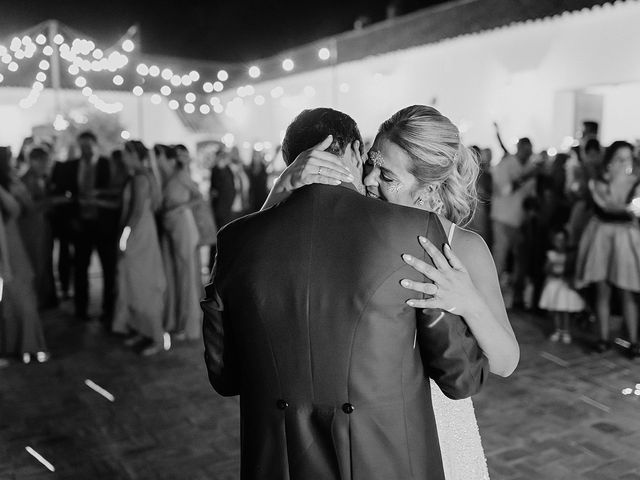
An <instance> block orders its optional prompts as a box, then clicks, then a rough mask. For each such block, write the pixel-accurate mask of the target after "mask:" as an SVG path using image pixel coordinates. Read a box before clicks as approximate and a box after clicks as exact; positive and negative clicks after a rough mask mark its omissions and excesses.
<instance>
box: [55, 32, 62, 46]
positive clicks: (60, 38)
mask: <svg viewBox="0 0 640 480" xmlns="http://www.w3.org/2000/svg"><path fill="white" fill-rule="evenodd" d="M62 42H64V37H63V36H62V35H60V34H59V33H58V34H56V36H55V37H53V43H55V44H56V45H60V44H62Z"/></svg>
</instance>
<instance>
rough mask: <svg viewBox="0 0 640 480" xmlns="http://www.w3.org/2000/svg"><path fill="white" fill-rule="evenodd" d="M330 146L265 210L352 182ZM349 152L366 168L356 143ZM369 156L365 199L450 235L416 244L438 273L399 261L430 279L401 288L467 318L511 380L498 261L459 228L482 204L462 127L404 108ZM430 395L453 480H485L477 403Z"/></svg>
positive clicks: (287, 181) (300, 164) (279, 187)
mask: <svg viewBox="0 0 640 480" xmlns="http://www.w3.org/2000/svg"><path fill="white" fill-rule="evenodd" d="M331 142H332V139H331V138H330V137H329V138H327V139H326V140H325V142H323V143H322V144H320V145H318V146H317V147H315V148H313V149H310V150H307V151H305V152H303V153H301V154H300V155H299V156H298V157H297V158H296V160H295V161H294V162H293V163H292V164H291V165H289V166H288V167H287V169H286V170H285V171H284V172H283V173H282V175H281V176H280V177H279V178H278V180H277V181H276V184H275V185H274V187H273V189H272V192H271V193H270V195H269V198H268V199H267V202H266V203H265V207H268V206H270V205H273V204H274V203H277V202H279V201H281V200H282V199H283V198H285V197H286V196H288V194H289V193H290V192H291V191H293V190H295V189H296V188H299V187H301V186H304V185H307V184H310V183H324V184H330V185H336V184H339V183H341V182H343V181H344V182H348V181H349V177H348V172H347V171H346V170H345V168H344V167H343V166H342V164H341V162H340V160H339V159H338V158H337V157H335V158H331V157H332V155H331V154H330V153H328V152H325V151H324V150H325V149H326V148H328V147H329V146H330V145H331ZM351 148H352V150H353V154H354V155H356V156H357V157H358V158H360V160H361V161H362V157H361V154H360V152H361V145H360V144H359V142H358V141H356V142H354V144H353V145H351ZM367 157H368V158H366V165H365V166H364V185H365V186H366V189H367V195H368V196H371V197H375V198H379V199H380V200H383V201H387V202H391V203H396V204H400V205H404V206H409V207H414V208H419V209H423V210H426V211H431V212H434V213H437V214H438V216H439V218H440V221H441V222H442V225H443V227H444V229H445V231H447V232H449V233H448V245H445V246H444V248H443V251H440V249H439V248H438V247H436V246H435V245H433V244H431V243H430V242H429V241H428V240H426V239H424V238H423V237H420V239H419V241H420V243H421V245H422V247H423V248H424V249H425V251H426V252H427V254H429V256H430V257H431V258H432V260H433V263H434V265H435V267H433V266H431V265H429V264H427V263H425V262H423V261H421V260H419V259H416V258H413V257H411V256H408V255H404V256H403V258H404V261H405V262H406V263H408V264H409V265H410V266H412V267H413V268H414V269H416V270H417V271H419V272H420V273H422V274H423V275H424V276H425V277H428V278H429V279H430V280H431V281H432V282H433V283H419V282H413V281H410V280H403V281H402V286H403V287H405V288H407V289H408V290H411V291H415V292H418V293H420V294H421V295H420V298H413V299H409V300H407V303H408V304H409V305H410V306H413V307H415V308H436V309H443V310H448V311H449V312H452V313H455V314H457V315H460V316H461V317H463V318H464V320H465V321H466V323H467V324H468V326H469V329H470V330H471V332H472V333H473V335H474V336H475V337H476V339H477V341H478V344H479V345H480V347H481V348H482V350H483V352H484V354H485V355H486V357H487V359H488V362H489V368H490V371H491V372H492V373H494V374H497V375H500V376H502V377H507V376H509V375H511V373H512V372H513V371H514V370H515V368H516V365H517V363H518V360H519V347H518V343H517V341H516V338H515V335H514V333H513V330H512V328H511V325H510V324H509V319H508V317H507V312H506V310H505V307H504V302H503V300H502V294H501V292H500V286H499V283H498V276H497V274H496V269H495V266H494V263H493V258H492V257H491V253H490V252H489V249H488V248H487V246H486V244H485V243H484V241H483V240H482V238H481V237H480V236H478V235H476V234H475V233H473V232H470V231H468V230H465V229H464V228H462V227H460V226H459V225H464V224H466V222H467V221H468V220H469V219H470V217H471V216H472V215H473V210H474V208H475V204H476V203H477V198H476V193H475V180H476V177H477V174H478V166H477V161H476V159H475V158H474V157H473V155H472V154H471V152H470V151H469V150H468V149H467V147H465V146H464V145H463V144H462V143H461V142H460V134H459V132H458V129H457V128H456V126H455V125H453V123H451V121H450V120H449V119H448V118H447V117H445V116H444V115H442V114H441V113H440V112H438V111H437V110H436V109H434V108H432V107H427V106H423V105H414V106H411V107H407V108H404V109H402V110H400V111H398V112H397V113H395V114H394V115H393V116H392V117H391V118H389V119H388V120H387V121H385V122H384V123H383V124H382V125H381V126H380V128H379V130H378V134H377V136H376V138H375V141H374V143H373V146H372V148H371V150H370V151H369V152H368V155H367ZM265 207H263V208H265ZM454 252H455V253H454ZM425 295H426V297H425ZM431 395H432V402H433V410H434V414H435V419H436V424H437V428H438V436H439V440H440V449H441V452H442V463H443V466H444V470H445V474H446V478H447V480H481V479H488V478H489V473H488V470H487V464H486V459H485V456H484V451H483V449H482V443H481V440H480V433H479V431H478V424H477V422H476V417H475V413H474V410H473V403H472V401H471V399H470V398H468V399H465V400H450V399H449V398H447V397H445V395H444V394H443V393H442V391H441V390H440V389H439V388H438V386H437V385H436V383H435V382H434V381H433V380H431Z"/></svg>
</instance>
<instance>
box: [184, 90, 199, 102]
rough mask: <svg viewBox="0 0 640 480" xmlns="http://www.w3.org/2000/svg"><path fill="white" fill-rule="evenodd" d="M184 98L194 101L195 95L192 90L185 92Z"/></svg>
mask: <svg viewBox="0 0 640 480" xmlns="http://www.w3.org/2000/svg"><path fill="white" fill-rule="evenodd" d="M184 98H185V99H186V100H187V102H190V103H193V102H195V101H196V95H195V93H193V92H189V93H187V94H186V95H185V97H184Z"/></svg>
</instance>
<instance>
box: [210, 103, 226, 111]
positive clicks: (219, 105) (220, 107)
mask: <svg viewBox="0 0 640 480" xmlns="http://www.w3.org/2000/svg"><path fill="white" fill-rule="evenodd" d="M213 111H214V112H216V113H222V112H224V107H223V106H222V104H221V103H216V104H215V105H214V106H213Z"/></svg>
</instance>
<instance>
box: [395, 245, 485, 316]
mask: <svg viewBox="0 0 640 480" xmlns="http://www.w3.org/2000/svg"><path fill="white" fill-rule="evenodd" d="M419 240H420V245H422V248H424V249H425V251H426V252H427V254H428V255H429V256H430V257H431V259H432V260H433V264H434V265H430V264H428V263H426V262H424V261H422V260H420V259H417V258H415V257H413V256H411V255H406V254H405V255H403V256H402V259H403V260H404V261H405V263H407V264H408V265H410V266H411V267H412V268H413V269H414V270H416V271H417V272H419V273H421V274H422V275H424V276H425V277H427V278H428V279H430V280H431V281H432V282H433V283H426V282H415V281H413V280H409V279H403V280H402V281H401V282H400V283H401V285H402V286H403V287H404V288H406V289H407V290H412V291H415V292H419V293H424V294H426V295H430V296H431V298H428V299H422V298H411V299H409V300H407V304H408V305H409V306H411V307H414V308H435V309H441V310H446V311H448V312H450V313H455V314H456V315H460V316H461V317H464V316H465V315H466V314H467V313H468V312H470V311H471V310H472V309H473V308H475V306H474V305H476V300H477V298H478V296H479V294H478V292H477V290H476V287H475V286H474V284H473V281H472V280H471V276H470V275H469V272H468V271H467V269H466V268H465V267H464V265H463V264H462V262H461V261H460V259H459V258H458V257H457V256H456V255H455V254H454V253H453V252H452V251H451V247H449V245H445V246H444V253H443V252H441V251H440V250H439V249H438V248H437V247H436V246H435V245H433V243H431V242H430V241H429V240H428V239H426V238H425V237H419Z"/></svg>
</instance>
